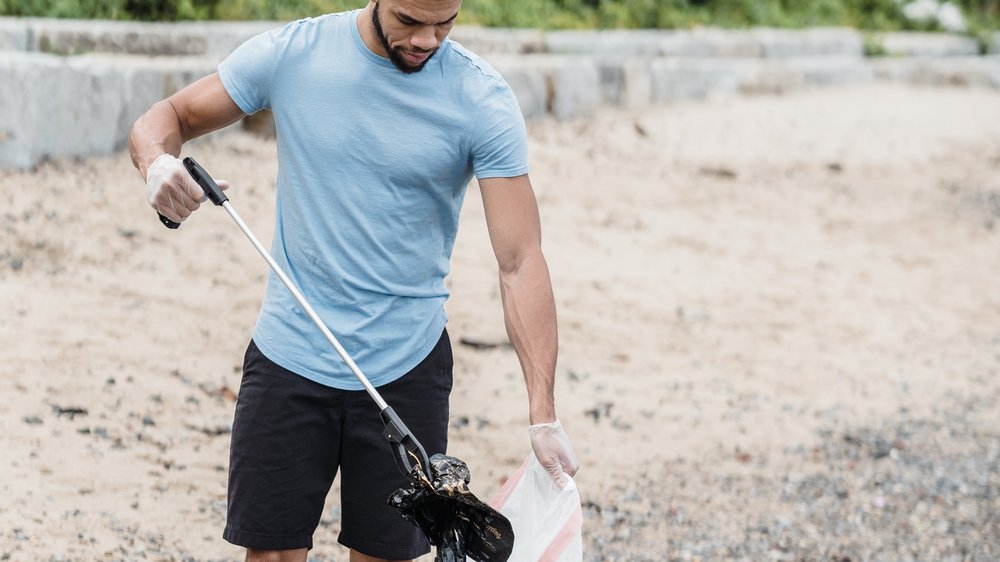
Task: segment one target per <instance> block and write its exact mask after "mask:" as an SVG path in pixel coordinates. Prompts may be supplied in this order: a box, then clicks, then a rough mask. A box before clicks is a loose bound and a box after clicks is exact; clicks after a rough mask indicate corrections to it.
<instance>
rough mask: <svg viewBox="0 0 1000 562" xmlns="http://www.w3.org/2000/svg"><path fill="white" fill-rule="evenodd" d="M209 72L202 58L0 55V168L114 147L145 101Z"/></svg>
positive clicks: (125, 135)
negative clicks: (1, 78) (2, 77)
mask: <svg viewBox="0 0 1000 562" xmlns="http://www.w3.org/2000/svg"><path fill="white" fill-rule="evenodd" d="M214 69H215V65H214V60H213V59H205V58H195V59H191V58H181V59H176V58H168V57H127V56H109V55H87V56H80V57H59V56H55V55H49V54H45V53H24V52H13V51H11V52H0V75H3V76H4V78H5V79H4V80H0V108H2V110H0V168H27V167H31V166H34V165H36V164H38V163H39V162H41V161H42V160H44V159H46V158H50V157H51V158H57V157H65V156H78V157H79V156H89V155H92V154H105V153H109V152H113V151H116V150H120V149H122V148H124V147H125V146H126V143H127V139H128V132H129V129H130V128H131V126H132V123H133V122H134V121H135V119H136V118H137V117H138V116H139V115H141V114H142V113H143V112H144V111H145V110H146V109H148V108H149V106H150V105H152V104H153V103H154V102H156V101H158V100H160V99H163V98H164V97H166V96H168V95H170V94H172V93H173V92H174V91H176V90H178V89H180V88H181V87H183V86H185V85H187V84H189V83H190V82H193V81H194V80H196V79H198V78H199V77H201V76H203V75H205V74H208V73H210V72H212V71H213V70H214Z"/></svg>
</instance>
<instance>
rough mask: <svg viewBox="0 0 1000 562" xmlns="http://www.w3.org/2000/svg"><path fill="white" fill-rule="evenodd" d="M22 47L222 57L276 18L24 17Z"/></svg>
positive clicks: (67, 52) (58, 51)
mask: <svg viewBox="0 0 1000 562" xmlns="http://www.w3.org/2000/svg"><path fill="white" fill-rule="evenodd" d="M24 21H25V22H26V24H27V26H28V28H29V31H28V36H29V42H28V45H27V50H31V51H40V52H44V53H52V54H59V55H78V54H86V53H111V54H131V55H147V56H212V57H215V58H217V59H222V58H223V57H225V56H226V55H228V54H229V53H230V52H232V51H233V49H235V48H236V47H238V46H239V45H240V44H241V43H243V42H244V41H246V40H247V39H249V38H251V37H253V36H254V35H257V34H258V33H262V32H264V31H267V30H268V29H272V28H274V27H278V26H280V25H282V24H283V23H282V22H273V21H263V22H182V23H164V22H132V21H109V20H61V19H49V18H26V19H25V20H24Z"/></svg>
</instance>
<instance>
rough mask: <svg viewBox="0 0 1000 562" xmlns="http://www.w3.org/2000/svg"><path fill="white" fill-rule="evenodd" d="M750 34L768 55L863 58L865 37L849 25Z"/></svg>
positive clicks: (775, 30) (762, 31) (763, 53)
mask: <svg viewBox="0 0 1000 562" xmlns="http://www.w3.org/2000/svg"><path fill="white" fill-rule="evenodd" d="M750 34H751V35H752V36H753V37H754V38H755V39H756V40H757V41H758V42H759V44H760V54H761V56H762V57H765V58H789V57H818V56H837V57H852V56H853V57H861V56H863V55H864V40H863V38H862V36H861V34H860V33H859V32H857V31H856V30H853V29H847V28H822V27H821V28H814V29H805V30H787V29H767V28H763V29H754V30H751V31H750Z"/></svg>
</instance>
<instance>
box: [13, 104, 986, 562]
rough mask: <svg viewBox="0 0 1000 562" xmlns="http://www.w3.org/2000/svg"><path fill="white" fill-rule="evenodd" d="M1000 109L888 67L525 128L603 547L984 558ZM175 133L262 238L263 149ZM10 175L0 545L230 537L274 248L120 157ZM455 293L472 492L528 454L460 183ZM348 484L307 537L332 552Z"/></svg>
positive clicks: (513, 373) (124, 544) (637, 554)
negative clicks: (179, 218)
mask: <svg viewBox="0 0 1000 562" xmlns="http://www.w3.org/2000/svg"><path fill="white" fill-rule="evenodd" d="M997 123H1000V94H998V93H997V92H991V91H980V90H972V89H914V88H903V87H897V86H886V85H879V86H865V87H858V88H849V89H844V88H838V89H825V90H816V91H805V92H800V93H796V94H793V95H787V96H779V97H770V96H768V97H748V98H731V97H725V98H715V99H710V100H707V101H704V102H690V103H678V104H674V105H670V106H664V107H656V108H651V109H649V110H648V111H645V112H642V113H627V112H623V111H620V110H612V109H606V110H602V111H600V112H599V113H598V114H596V115H594V116H593V117H591V118H587V119H585V120H578V121H571V122H556V121H537V122H533V123H531V124H530V126H529V135H530V143H531V153H530V157H531V165H532V179H533V183H534V185H535V188H536V191H537V194H538V197H539V203H540V210H541V214H542V220H543V228H544V250H545V253H546V256H547V258H548V261H549V265H550V268H551V271H552V277H553V283H554V288H555V293H556V300H557V306H558V310H559V319H560V344H561V349H560V360H559V367H558V373H557V385H558V391H557V392H558V394H557V403H558V404H557V405H558V409H559V413H560V417H561V418H562V420H563V422H564V424H565V426H566V428H567V430H568V432H569V434H570V436H571V438H572V439H573V441H574V444H575V446H576V450H577V453H578V454H579V457H580V460H581V463H582V465H583V468H582V469H581V471H580V473H579V475H578V478H577V482H578V484H579V486H580V489H581V490H582V495H583V498H584V504H585V523H584V531H585V538H584V545H585V550H586V554H585V559H587V560H695V559H703V560H717V559H744V560H814V559H815V560H831V559H835V560H868V559H872V560H910V559H913V560H919V559H933V560H950V559H954V560H996V559H998V558H1000V520H998V517H997V516H996V515H995V514H996V513H998V512H1000V500H998V496H1000V494H998V489H1000V468H998V467H1000V429H998V428H1000V407H998V406H997V403H998V398H1000V378H998V369H1000V287H998V284H997V272H1000V228H998V226H1000V128H998V127H997ZM186 153H187V154H191V155H195V156H196V157H197V158H198V159H199V161H200V162H201V163H202V164H204V165H205V166H206V167H207V168H208V169H209V170H210V171H212V173H214V174H216V175H217V176H219V177H223V178H226V179H229V180H230V181H231V182H232V183H233V185H234V187H233V188H232V190H231V191H230V193H231V197H232V198H233V204H234V205H235V207H236V209H237V210H238V211H239V212H240V213H241V214H242V215H243V217H244V218H245V219H246V221H247V222H248V223H249V224H250V225H251V227H252V228H253V229H254V231H255V232H256V233H257V235H258V236H259V237H261V238H262V239H264V240H269V239H270V228H271V226H270V221H271V219H272V212H273V186H274V181H273V178H274V173H275V169H276V161H275V153H274V143H273V141H270V140H267V139H262V138H258V137H254V136H250V135H248V134H245V133H241V132H230V133H226V134H221V135H216V136H214V137H210V138H207V139H203V140H200V141H197V142H195V143H192V144H191V145H189V147H188V149H187V152H186ZM0 186H2V188H0V198H2V199H0V209H2V211H0V212H2V213H3V216H2V219H0V225H2V233H0V310H2V311H3V313H2V314H0V342H2V345H0V364H2V365H3V368H2V369H3V371H2V376H0V397H2V398H3V399H2V400H0V559H2V560H235V559H240V557H241V556H242V554H241V550H240V549H238V548H236V547H233V546H231V545H229V544H228V543H226V542H224V541H223V540H222V539H221V532H222V528H223V526H224V519H225V495H226V467H227V462H228V431H229V426H230V423H231V420H232V414H233V410H234V404H235V402H234V400H235V392H236V391H238V388H239V381H240V372H239V371H240V365H241V362H242V354H243V350H244V349H245V346H246V343H247V341H248V338H249V336H250V333H251V330H252V327H253V322H254V319H255V315H256V313H257V308H258V305H259V301H260V298H261V296H262V293H263V280H264V278H265V274H266V264H265V263H264V262H263V260H261V259H260V258H259V256H257V254H256V253H255V251H254V250H253V248H252V247H251V246H250V244H249V243H248V242H247V241H246V240H245V239H244V238H243V236H242V234H241V233H240V232H239V230H238V229H237V228H236V226H235V225H234V224H233V223H232V221H231V220H230V218H229V217H228V216H227V215H226V213H225V212H223V211H222V210H220V209H216V208H212V207H204V208H203V209H202V210H201V211H199V212H198V213H196V215H195V216H194V217H193V218H192V219H191V220H190V221H188V222H187V223H185V224H184V226H183V227H182V228H181V229H180V230H179V231H176V232H172V231H167V230H166V229H164V228H163V227H162V226H161V225H160V224H159V222H158V221H157V220H156V216H155V214H154V213H153V212H152V210H150V209H149V208H148V207H147V206H146V205H145V202H144V193H143V186H142V184H141V182H140V179H139V177H138V175H137V173H136V172H135V170H134V169H133V168H132V166H131V164H130V162H129V161H128V156H127V154H125V153H120V154H116V155H112V156H108V157H101V158H91V159H87V160H83V161H73V160H60V161H54V162H49V163H46V164H44V165H42V166H40V167H39V168H38V169H36V170H33V171H29V172H0ZM448 284H449V287H450V288H451V290H452V292H453V294H452V299H451V301H450V302H449V304H448V313H449V315H450V317H451V321H450V324H449V331H450V333H451V337H452V339H453V344H454V346H455V355H456V370H455V372H456V376H455V389H454V394H453V401H452V431H451V450H450V452H451V453H452V454H454V455H456V456H459V457H460V458H462V459H464V460H466V461H467V462H468V464H469V465H470V467H471V468H472V474H473V481H472V488H473V490H474V491H475V492H476V493H477V494H479V495H480V496H481V497H487V498H488V497H489V496H490V495H491V494H492V493H493V492H494V491H495V490H496V489H497V487H498V486H499V484H500V482H501V481H502V480H503V478H504V477H505V475H507V474H509V473H510V472H511V471H513V469H514V468H515V467H516V466H517V465H518V464H519V463H520V461H521V460H522V459H523V457H524V455H525V454H526V453H527V451H528V446H529V445H528V441H527V436H526V433H525V425H526V423H527V405H526V400H525V392H524V388H523V384H522V382H521V376H520V372H519V369H518V365H517V360H516V357H515V355H514V353H513V351H512V350H511V349H510V348H509V347H507V346H504V345H500V346H498V347H495V348H490V349H477V348H474V347H471V346H467V345H463V344H461V343H460V340H461V339H463V338H465V339H471V340H475V341H480V342H488V343H498V344H503V343H504V342H506V336H505V333H504V330H503V322H502V314H501V308H500V299H499V292H498V289H497V282H496V266H495V260H494V258H493V256H492V253H491V251H490V247H489V242H488V238H487V234H486V227H485V221H484V218H483V212H482V205H481V200H480V198H479V195H478V192H477V190H476V188H475V186H474V185H473V186H472V187H471V188H470V191H469V196H468V197H467V201H466V205H465V208H464V209H463V216H462V225H461V229H460V233H459V237H458V242H457V245H456V248H455V253H454V259H453V268H452V275H451V276H450V277H449V280H448ZM943 479H944V480H943ZM945 480H946V483H947V484H948V486H944V487H943V488H942V486H943V485H942V484H941V482H942V481H945ZM952 484H953V485H952ZM338 486H339V484H335V488H334V491H333V493H331V496H330V500H329V501H328V509H327V511H326V514H325V516H324V518H323V521H322V523H321V525H320V527H319V529H318V530H317V532H316V536H315V540H316V544H317V546H316V548H315V549H314V550H313V552H312V554H311V558H310V559H315V560H346V559H347V558H346V553H345V552H344V551H343V550H342V549H341V548H340V547H339V546H337V545H336V536H337V533H338V531H339V525H340V517H339V510H338V509H337V504H338V502H337V499H336V498H337V491H338ZM935 490H936V491H935ZM921 506H922V507H921ZM942 521H944V522H945V525H944V526H942V525H941V522H942ZM963 525H965V526H963ZM426 559H430V558H429V557H427V558H426Z"/></svg>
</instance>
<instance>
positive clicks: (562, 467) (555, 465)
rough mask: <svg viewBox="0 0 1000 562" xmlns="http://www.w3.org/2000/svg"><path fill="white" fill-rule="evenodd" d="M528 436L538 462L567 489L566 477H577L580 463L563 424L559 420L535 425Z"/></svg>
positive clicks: (530, 428)
mask: <svg viewBox="0 0 1000 562" xmlns="http://www.w3.org/2000/svg"><path fill="white" fill-rule="evenodd" d="M528 434H529V435H530V436H531V448H532V449H533V450H534V451H535V457H536V458H537V459H538V462H539V463H540V464H541V465H542V467H543V468H545V471H546V472H548V473H549V474H550V475H551V476H552V479H553V480H555V481H556V483H557V484H559V486H560V487H562V488H565V487H566V483H567V478H566V477H567V476H573V475H575V474H576V471H577V470H579V469H580V463H579V462H577V460H576V453H574V452H573V446H572V445H571V444H570V442H569V436H568V435H566V432H565V431H564V430H563V427H562V424H561V423H560V422H559V420H556V421H554V422H552V423H539V424H535V425H532V426H529V427H528Z"/></svg>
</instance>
